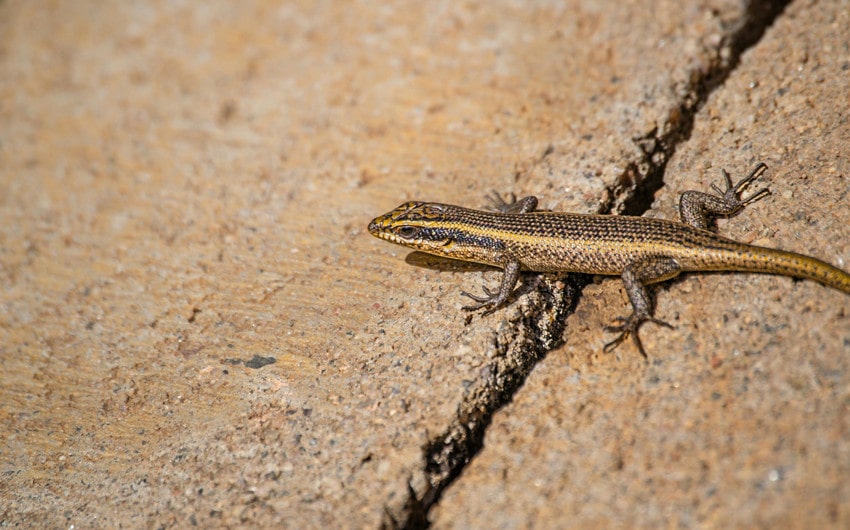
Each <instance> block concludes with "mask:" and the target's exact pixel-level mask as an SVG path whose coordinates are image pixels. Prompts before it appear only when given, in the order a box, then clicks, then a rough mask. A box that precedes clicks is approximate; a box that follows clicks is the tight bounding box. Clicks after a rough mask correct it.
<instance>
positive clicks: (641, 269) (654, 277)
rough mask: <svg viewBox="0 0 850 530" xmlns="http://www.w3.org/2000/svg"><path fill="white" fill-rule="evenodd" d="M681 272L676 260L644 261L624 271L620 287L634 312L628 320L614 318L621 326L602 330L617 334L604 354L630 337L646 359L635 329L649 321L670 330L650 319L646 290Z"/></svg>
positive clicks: (663, 323)
mask: <svg viewBox="0 0 850 530" xmlns="http://www.w3.org/2000/svg"><path fill="white" fill-rule="evenodd" d="M680 272H682V268H681V267H680V266H679V264H678V263H677V262H676V260H674V259H673V258H665V257H653V258H644V259H642V260H640V261H637V262H635V263H632V264H631V265H629V266H628V267H626V268H625V269H624V270H623V274H622V280H623V285H624V286H625V288H626V294H628V295H629V301H630V302H631V303H632V309H633V311H632V314H631V315H629V316H628V317H618V318H617V320H618V321H619V322H620V325H617V326H608V327H606V328H605V331H613V332H620V335H619V336H618V337H617V338H615V339H614V340H612V341H611V342H609V343H608V344H606V345H605V351H606V352H609V351H611V350H613V349H614V348H616V347H617V346H619V345H620V343H621V342H623V341H624V340H626V338H628V336H629V335H631V336H632V340H633V341H634V343H635V345H636V346H637V348H638V350H639V351H640V353H641V355H643V356H644V357H646V352H645V351H644V349H643V344H641V342H640V337H638V328H639V327H640V326H641V324H643V323H644V322H647V321H649V322H654V323H656V324H660V325H662V326H667V327H668V328H672V327H673V326H671V325H670V324H668V323H667V322H664V321H663V320H658V319H657V318H653V317H652V302H651V300H650V299H649V293H648V292H647V290H646V286H647V285H649V284H651V283H657V282H663V281H665V280H669V279H671V278H674V277H676V276H678V275H679V273H680Z"/></svg>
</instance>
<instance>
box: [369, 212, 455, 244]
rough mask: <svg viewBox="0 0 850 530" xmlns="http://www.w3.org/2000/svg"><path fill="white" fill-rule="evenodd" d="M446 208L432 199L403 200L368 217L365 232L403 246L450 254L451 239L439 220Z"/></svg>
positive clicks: (441, 218) (441, 220)
mask: <svg viewBox="0 0 850 530" xmlns="http://www.w3.org/2000/svg"><path fill="white" fill-rule="evenodd" d="M447 208H450V207H449V206H447V205H445V204H437V203H432V202H406V203H404V204H402V205H401V206H399V207H398V208H396V209H395V210H392V211H390V212H387V213H385V214H384V215H381V216H379V217H376V218H374V219H372V222H371V223H369V233H371V234H372V235H373V236H375V237H377V238H380V239H385V240H387V241H390V242H392V243H396V244H398V245H404V246H405V247H410V248H415V249H416V250H421V251H423V252H429V253H432V254H438V255H441V256H450V255H451V250H450V248H451V246H452V244H453V242H454V241H453V239H452V237H451V235H450V233H449V231H448V230H447V229H446V226H445V223H443V221H444V219H445V217H446V210H447Z"/></svg>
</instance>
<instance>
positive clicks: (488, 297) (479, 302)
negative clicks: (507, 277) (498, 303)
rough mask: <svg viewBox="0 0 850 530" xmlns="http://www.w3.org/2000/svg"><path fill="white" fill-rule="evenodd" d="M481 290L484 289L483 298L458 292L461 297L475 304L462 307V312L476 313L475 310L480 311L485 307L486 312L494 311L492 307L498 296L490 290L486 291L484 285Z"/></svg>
mask: <svg viewBox="0 0 850 530" xmlns="http://www.w3.org/2000/svg"><path fill="white" fill-rule="evenodd" d="M483 289H484V296H479V295H477V294H472V293H467V292H466V291H461V292H460V294H461V295H463V296H466V297H467V298H471V299H472V300H473V301H474V302H475V303H474V304H472V305H467V306H463V310H464V311H476V310H478V309H481V308H483V307H486V308H487V311H488V312H489V311H492V310H493V309H495V307H493V305H494V303H495V300H496V298H498V296H499V294H498V293H494V292H491V291H490V289H488V288H487V286H486V285H485V286H484V287H483Z"/></svg>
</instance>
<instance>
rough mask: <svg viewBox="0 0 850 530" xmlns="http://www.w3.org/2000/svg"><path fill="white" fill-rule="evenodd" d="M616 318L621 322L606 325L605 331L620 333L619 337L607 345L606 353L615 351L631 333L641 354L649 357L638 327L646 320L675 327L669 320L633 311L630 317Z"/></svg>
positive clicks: (671, 327) (645, 357)
mask: <svg viewBox="0 0 850 530" xmlns="http://www.w3.org/2000/svg"><path fill="white" fill-rule="evenodd" d="M616 320H617V321H618V322H620V324H619V325H617V326H605V331H607V332H611V333H617V332H619V333H620V335H618V336H617V338H615V339H614V340H612V341H611V342H609V343H608V344H606V345H605V348H604V351H605V352H606V353H608V352H611V351H613V350H614V349H615V348H616V347H617V346H619V345H620V343H622V342H623V341H624V340H626V339H627V338H629V335H631V337H632V341H634V343H635V346H637V349H638V351H639V352H640V354H641V355H643V358H644V359H647V356H646V351H644V349H643V344H641V342H640V337H639V336H638V328H640V326H641V324H643V323H644V322H652V323H653V324H658V325H659V326H664V327H668V328H670V329H673V326H672V325H670V324H669V323H667V322H664V321H663V320H659V319H657V318H653V317H651V316H649V315H639V314H637V313H632V314H631V315H629V316H628V318H626V317H617V319H616Z"/></svg>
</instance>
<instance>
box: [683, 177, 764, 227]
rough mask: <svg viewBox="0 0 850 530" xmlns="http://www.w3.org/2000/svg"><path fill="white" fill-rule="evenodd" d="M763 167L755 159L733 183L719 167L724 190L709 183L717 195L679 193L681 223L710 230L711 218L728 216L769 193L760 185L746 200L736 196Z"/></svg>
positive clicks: (698, 192)
mask: <svg viewBox="0 0 850 530" xmlns="http://www.w3.org/2000/svg"><path fill="white" fill-rule="evenodd" d="M766 169H767V165H765V164H763V163H761V162H759V163H758V164H756V167H754V168H753V170H752V171H751V172H750V174H749V175H747V177H745V178H743V179H742V180H741V181H740V182H738V183H737V184H734V185H733V184H732V179H731V178H729V173H727V172H726V170H725V169H721V170H720V171H722V172H723V179H724V180H725V181H726V189H725V190H721V189H720V188H718V187H717V186H715V185H713V184H712V185H711V189H713V190H714V191H715V193H717V195H712V194H711V193H703V192H701V191H686V192H684V193H682V195H681V196H679V217H680V218H681V220H682V222H683V223H685V224H689V225H691V226H695V227H697V228H701V229H703V230H710V229H711V224H712V222H713V221H714V219H715V218H717V217H731V216H733V215H735V214H737V213H738V212H740V211H741V210H742V209H743V208H744V206H746V205H748V204H750V203H752V202H755V201H757V200H759V199H761V198H763V197H765V196H767V195H770V190H768V189H767V188H764V189H762V190H759V191H758V192H756V193H755V194H753V195H752V196H751V197H748V198H746V199H741V197H740V195H741V192H742V191H744V189H745V188H746V187H747V186H749V185H750V183H752V182H753V181H754V180H755V179H757V178H759V177H760V176H761V175H762V173H764V171H765V170H766Z"/></svg>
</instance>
